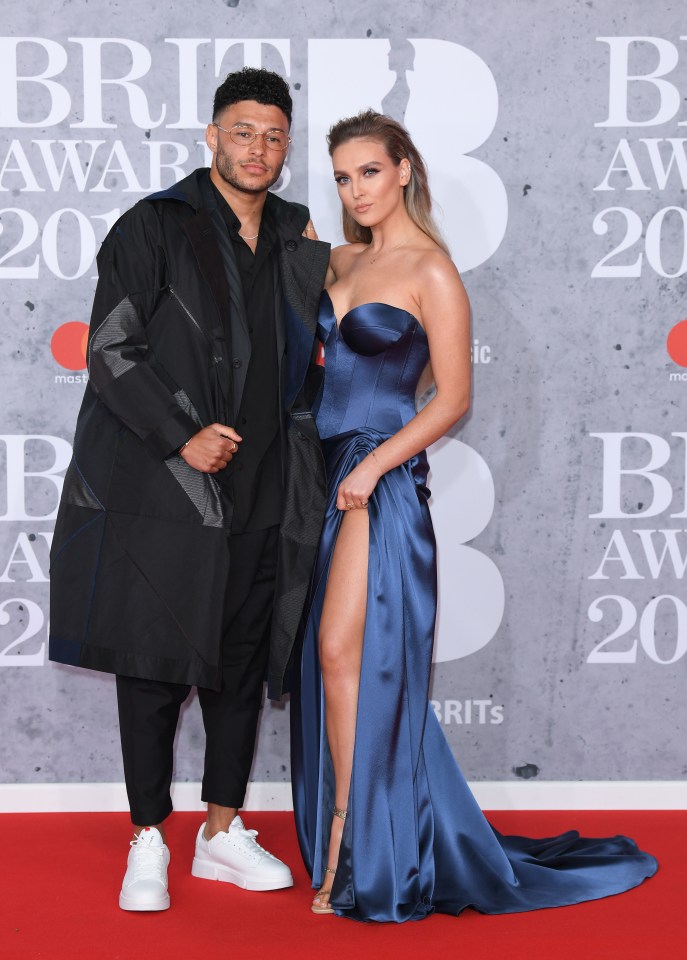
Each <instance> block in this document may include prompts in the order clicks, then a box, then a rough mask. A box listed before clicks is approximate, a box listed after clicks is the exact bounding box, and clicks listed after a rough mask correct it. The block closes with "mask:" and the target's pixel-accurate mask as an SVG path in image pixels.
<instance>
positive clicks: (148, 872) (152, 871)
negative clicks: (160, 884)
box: [129, 840, 164, 881]
mask: <svg viewBox="0 0 687 960" xmlns="http://www.w3.org/2000/svg"><path fill="white" fill-rule="evenodd" d="M129 846H131V847H133V848H134V850H135V856H134V862H133V867H134V881H136V880H160V879H161V876H160V874H161V869H162V857H163V854H164V847H149V846H148V844H143V843H141V842H140V841H139V840H131V841H130V843H129Z"/></svg>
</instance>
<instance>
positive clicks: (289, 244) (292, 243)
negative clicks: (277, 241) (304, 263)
mask: <svg viewBox="0 0 687 960" xmlns="http://www.w3.org/2000/svg"><path fill="white" fill-rule="evenodd" d="M284 246H285V247H286V249H287V250H289V251H291V252H293V251H294V250H295V249H296V248H297V247H298V244H297V243H296V241H295V240H287V241H286V243H285V244H284Z"/></svg>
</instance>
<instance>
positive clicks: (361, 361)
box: [292, 111, 656, 922]
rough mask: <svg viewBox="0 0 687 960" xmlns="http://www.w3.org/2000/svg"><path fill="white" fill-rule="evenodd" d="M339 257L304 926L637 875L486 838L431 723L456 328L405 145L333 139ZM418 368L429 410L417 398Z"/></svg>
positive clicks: (317, 582) (301, 784)
mask: <svg viewBox="0 0 687 960" xmlns="http://www.w3.org/2000/svg"><path fill="white" fill-rule="evenodd" d="M328 142H329V152H330V155H331V157H332V161H333V166H334V178H335V180H336V183H337V187H338V191H339V196H340V198H341V202H342V206H343V222H344V235H345V237H346V239H347V240H348V241H349V243H348V244H347V245H345V246H343V247H339V248H338V249H336V250H334V251H333V253H332V259H331V268H330V271H329V276H328V281H327V290H326V291H325V292H324V293H323V295H322V303H321V308H320V315H319V321H320V323H319V326H320V335H321V338H322V340H323V342H324V349H325V376H324V389H323V393H322V396H321V399H320V402H319V407H318V410H317V424H318V429H319V431H320V436H321V438H322V444H323V450H324V455H325V460H326V466H327V476H328V484H329V501H328V508H327V513H326V518H325V526H324V530H323V534H322V539H321V543H320V547H319V553H318V559H317V564H316V568H315V573H314V577H313V584H312V589H311V597H310V607H309V615H308V620H307V625H306V630H305V635H304V640H303V652H302V665H301V670H300V689H299V690H296V692H295V696H294V698H293V703H292V711H293V717H292V732H293V782H294V805H295V811H296V825H297V829H298V835H299V841H300V844H301V850H302V853H303V856H304V859H305V862H306V866H307V867H308V870H309V871H310V872H311V874H312V878H313V886H314V887H315V888H318V893H317V895H316V896H315V899H314V901H313V904H312V909H313V911H314V912H316V913H334V912H336V913H337V914H340V915H345V916H350V917H354V918H356V919H362V920H392V921H397V922H399V921H404V920H411V919H412V920H415V919H421V918H422V917H425V916H426V915H427V914H429V913H431V912H432V911H433V910H441V911H443V912H448V913H459V912H460V911H461V910H462V909H464V908H465V907H466V906H473V907H475V908H476V909H478V910H481V911H483V912H485V913H509V912H516V911H521V910H529V909H534V908H537V907H544V906H558V905H562V904H566V903H574V902H579V901H581V900H587V899H594V898H597V897H602V896H606V895H608V894H611V893H617V892H620V891H621V890H626V889H628V888H629V887H632V886H635V885H636V884H638V883H640V882H641V881H642V880H643V879H644V878H645V877H647V876H650V875H651V874H652V873H654V871H655V869H656V863H655V861H654V859H653V858H652V857H650V856H648V855H647V854H644V853H642V852H641V851H639V850H638V849H637V848H636V846H635V844H634V843H633V842H632V841H631V840H628V839H626V838H622V837H621V838H617V837H616V838H614V839H613V840H583V839H580V838H579V837H578V835H577V834H576V833H569V834H565V835H564V836H562V837H557V838H553V839H550V840H536V841H533V840H527V839H524V838H518V837H500V836H499V835H497V834H496V833H495V832H494V831H493V830H492V828H491V827H490V826H489V824H488V823H487V822H486V820H485V819H484V817H483V816H482V813H481V811H480V810H479V808H478V807H477V805H476V803H475V801H474V799H473V797H472V794H471V793H470V791H469V789H468V787H467V785H466V783H465V780H464V779H463V777H462V774H461V773H460V771H459V769H458V767H457V765H456V763H455V761H454V759H453V756H452V754H451V751H450V749H449V747H448V744H447V743H446V740H445V739H444V736H443V733H442V731H441V729H440V727H439V724H438V722H437V720H436V718H435V716H434V713H433V711H432V710H431V709H429V701H428V691H429V675H430V665H431V656H432V643H433V632H434V620H435V614H436V555H435V543H434V536H433V532H432V524H431V519H430V516H429V511H428V507H427V498H428V496H429V491H428V490H427V488H426V487H425V480H426V476H427V469H428V468H427V459H426V456H425V453H424V451H425V448H426V447H427V446H428V445H429V444H431V443H433V442H434V441H435V440H437V439H438V438H439V437H441V436H442V435H443V434H444V433H446V431H447V430H448V429H449V428H450V427H451V426H452V425H453V424H454V423H455V422H456V421H457V420H458V419H459V418H460V417H461V416H462V415H463V414H464V413H465V411H466V410H467V408H468V403H469V396H470V331H469V327H470V317H469V313H470V311H469V304H468V299H467V296H466V293H465V290H464V289H463V285H462V283H461V281H460V277H459V275H458V272H457V270H456V268H455V267H454V265H453V263H452V262H451V260H450V258H449V256H448V253H447V250H446V247H445V245H444V243H443V242H442V240H441V238H440V236H439V234H438V231H437V229H436V227H435V225H434V223H433V222H432V218H431V201H430V196H429V190H428V187H427V176H426V172H425V167H424V164H423V161H422V158H421V157H420V155H419V154H418V152H417V150H416V149H415V147H414V145H413V143H412V141H411V140H410V138H409V136H408V134H407V132H406V131H405V130H404V129H403V128H402V127H401V126H400V125H399V124H397V123H396V122H395V121H393V120H391V119H390V118H388V117H385V116H383V115H380V114H377V113H375V112H373V111H367V112H365V113H362V114H360V115H359V116H357V117H353V118H350V119H346V120H342V121H340V122H339V123H337V124H336V125H335V126H334V127H333V128H332V129H331V130H330V132H329V137H328ZM428 363H430V364H431V373H432V376H433V379H434V383H435V386H436V393H435V395H434V397H433V399H432V400H431V401H430V402H429V403H427V405H426V406H425V407H424V408H423V409H422V410H421V411H420V412H419V413H416V410H415V395H416V388H417V385H418V382H419V380H420V377H421V374H422V373H423V371H424V370H425V369H426V368H427V365H428Z"/></svg>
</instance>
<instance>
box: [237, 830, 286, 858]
mask: <svg viewBox="0 0 687 960" xmlns="http://www.w3.org/2000/svg"><path fill="white" fill-rule="evenodd" d="M231 833H233V834H239V836H240V837H241V839H242V840H247V841H248V842H249V843H250V845H251V846H253V847H257V848H258V850H259V851H260V852H261V853H264V854H265V855H266V856H268V857H271V858H272V859H273V860H276V859H277V858H276V857H275V856H274V854H272V853H270V852H269V850H265V848H264V847H261V846H260V844H259V843H258V841H257V840H256V839H255V838H256V837H257V835H258V831H257V830H246V828H245V827H234V829H233V830H232V831H231ZM228 836H229V831H227V837H228Z"/></svg>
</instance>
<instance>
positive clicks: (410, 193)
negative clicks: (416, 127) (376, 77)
mask: <svg viewBox="0 0 687 960" xmlns="http://www.w3.org/2000/svg"><path fill="white" fill-rule="evenodd" d="M349 140H375V141H376V142H377V143H381V144H382V146H383V147H384V149H385V150H386V153H387V155H388V156H389V158H390V159H391V161H392V163H393V164H394V165H395V166H397V167H398V166H400V163H401V160H407V161H408V163H409V164H410V180H409V181H408V183H407V184H406V186H405V187H404V188H403V199H404V201H405V207H406V210H407V212H408V216H409V217H410V219H411V220H412V221H413V223H414V224H415V225H416V226H418V227H419V228H420V230H422V232H423V233H425V234H426V235H427V236H428V237H430V238H431V239H432V240H434V242H435V243H436V244H437V246H439V247H441V249H442V250H443V251H444V252H445V253H448V254H449V256H450V251H449V249H448V247H447V245H446V242H445V240H444V239H443V237H442V236H441V233H440V231H439V228H438V227H437V225H436V223H435V222H434V218H433V217H432V197H431V194H430V192H429V185H428V183H427V168H426V167H425V162H424V160H423V159H422V157H421V156H420V153H419V151H418V149H417V147H416V146H415V144H414V143H413V141H412V140H411V139H410V134H409V133H408V131H407V130H406V129H405V127H403V126H402V125H401V124H400V123H398V122H397V121H396V120H393V119H392V118H391V117H387V116H386V115H385V114H383V113H377V112H376V110H363V111H361V113H359V114H357V115H356V116H355V117H345V118H344V119H343V120H339V121H338V123H335V124H334V126H333V127H332V128H331V129H330V131H329V133H328V134H327V145H328V147H329V156H330V157H331V156H333V154H334V151H335V150H336V148H337V147H340V146H341V144H343V143H347V142H348V141H349ZM341 217H342V222H343V233H344V237H345V238H346V240H347V242H348V243H370V242H371V240H372V231H371V230H370V228H369V227H361V225H360V224H359V223H358V222H357V221H356V220H354V218H353V217H352V216H351V215H350V213H349V212H348V211H347V210H346V208H345V207H343V208H342V214H341Z"/></svg>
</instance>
